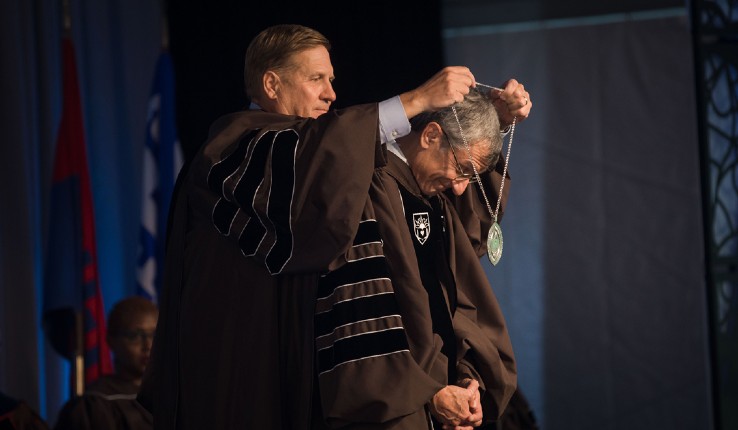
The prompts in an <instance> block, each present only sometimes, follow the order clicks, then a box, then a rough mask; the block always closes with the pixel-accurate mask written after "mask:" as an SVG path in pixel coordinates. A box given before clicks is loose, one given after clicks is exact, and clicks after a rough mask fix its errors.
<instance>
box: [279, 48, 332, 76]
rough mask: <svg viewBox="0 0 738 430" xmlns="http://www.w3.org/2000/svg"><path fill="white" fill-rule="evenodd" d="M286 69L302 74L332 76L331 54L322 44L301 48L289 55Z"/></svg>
mask: <svg viewBox="0 0 738 430" xmlns="http://www.w3.org/2000/svg"><path fill="white" fill-rule="evenodd" d="M286 71H288V72H299V73H300V74H303V75H312V74H323V75H328V76H330V77H333V64H332V63H331V56H330V53H329V52H328V50H327V49H325V47H323V46H316V47H314V48H307V49H303V50H302V51H298V52H295V53H293V54H291V55H290V56H289V60H288V62H287V67H286Z"/></svg>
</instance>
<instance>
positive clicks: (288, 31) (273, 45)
mask: <svg viewBox="0 0 738 430" xmlns="http://www.w3.org/2000/svg"><path fill="white" fill-rule="evenodd" d="M319 46H323V47H325V49H327V50H329V51H330V50H331V44H330V42H329V41H328V39H327V38H326V37H325V36H323V35H322V34H320V33H319V32H317V31H315V30H313V29H312V28H308V27H305V26H302V25H296V24H280V25H275V26H272V27H268V28H267V29H265V30H263V31H262V32H261V33H259V34H258V35H257V36H256V37H255V38H254V39H253V40H252V41H251V43H249V47H248V48H247V49H246V61H245V65H244V71H243V80H244V85H245V87H246V96H247V97H248V98H249V99H251V100H254V99H258V98H259V96H260V95H261V89H262V88H261V86H262V77H263V76H264V73H266V72H267V71H268V70H274V71H278V72H279V71H287V70H289V69H290V68H291V67H293V66H294V65H293V63H292V56H293V55H294V54H297V53H300V52H302V51H305V50H308V49H312V48H317V47H319Z"/></svg>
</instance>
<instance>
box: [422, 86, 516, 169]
mask: <svg viewBox="0 0 738 430" xmlns="http://www.w3.org/2000/svg"><path fill="white" fill-rule="evenodd" d="M454 107H455V108H456V113H457V115H458V117H459V121H458V122H457V121H456V116H455V115H454V112H453V110H452V109H451V107H447V108H445V109H441V110H438V111H435V112H423V113H421V114H419V115H417V116H415V117H414V118H412V119H411V120H410V124H411V126H412V128H413V130H422V129H423V128H424V127H425V126H426V125H428V124H429V123H431V122H437V123H438V124H439V125H440V126H441V128H443V131H444V132H445V133H446V135H447V136H448V140H449V143H450V144H451V145H453V147H454V150H457V151H458V150H462V151H464V152H463V153H466V146H465V145H464V139H463V138H462V136H461V130H459V124H461V128H462V129H463V130H464V137H466V141H467V142H468V143H469V145H470V146H471V147H474V148H481V149H483V151H481V154H482V160H481V161H482V163H483V168H486V167H489V166H491V165H493V164H495V163H497V160H498V158H499V156H500V152H501V151H502V135H501V134H500V119H499V118H498V116H497V111H496V110H495V106H494V104H493V103H492V99H491V98H490V97H489V96H488V94H486V92H484V93H483V92H481V91H479V90H477V89H476V88H472V89H471V91H469V94H467V95H466V96H465V97H464V101H462V102H460V103H457V104H455V105H454Z"/></svg>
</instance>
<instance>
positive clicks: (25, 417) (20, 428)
mask: <svg viewBox="0 0 738 430" xmlns="http://www.w3.org/2000/svg"><path fill="white" fill-rule="evenodd" d="M6 429H9V430H48V429H49V426H47V425H46V423H45V422H44V420H43V419H41V417H40V416H38V414H37V413H36V411H34V410H33V409H31V408H30V407H29V406H28V404H26V402H24V401H22V400H18V399H14V398H12V397H9V396H7V395H5V394H4V393H3V392H0V430H6Z"/></svg>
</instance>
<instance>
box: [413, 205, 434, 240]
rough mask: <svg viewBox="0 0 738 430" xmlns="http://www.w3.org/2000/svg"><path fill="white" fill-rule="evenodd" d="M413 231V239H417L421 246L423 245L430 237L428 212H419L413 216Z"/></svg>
mask: <svg viewBox="0 0 738 430" xmlns="http://www.w3.org/2000/svg"><path fill="white" fill-rule="evenodd" d="M413 230H414V231H415V238H416V239H418V242H420V244H421V245H423V244H425V241H426V240H428V236H430V218H429V217H428V212H419V213H414V214H413Z"/></svg>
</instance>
